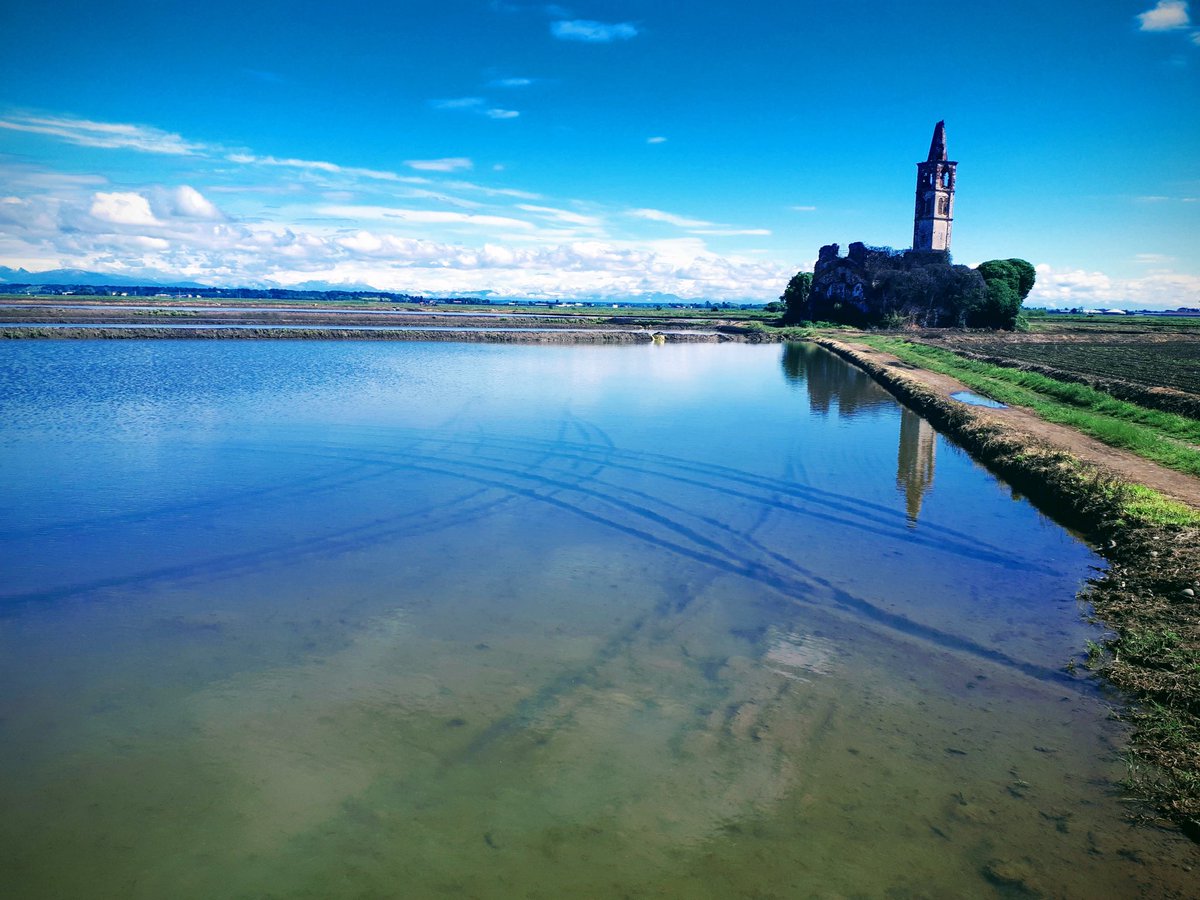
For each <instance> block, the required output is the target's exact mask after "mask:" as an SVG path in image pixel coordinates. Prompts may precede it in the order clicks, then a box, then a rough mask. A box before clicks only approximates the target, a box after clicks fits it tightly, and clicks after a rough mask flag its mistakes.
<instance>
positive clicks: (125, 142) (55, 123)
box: [0, 115, 209, 156]
mask: <svg viewBox="0 0 1200 900" xmlns="http://www.w3.org/2000/svg"><path fill="white" fill-rule="evenodd" d="M0 128H5V129H7V130H9V131H24V132H29V133H31V134H44V135H48V136H50V137H56V138H60V139H62V140H64V141H66V142H67V143H70V144H78V145H79V146H82V147H102V148H106V149H112V150H116V149H121V150H138V151H141V152H143V153H165V154H171V155H176V156H190V155H194V154H198V153H202V152H204V151H205V150H207V149H209V148H208V147H207V146H206V145H204V144H198V143H193V142H192V141H185V140H184V139H183V138H182V137H180V136H179V135H177V134H172V133H171V132H168V131H161V130H160V129H158V128H151V127H149V126H147V125H127V124H121V123H116V122H93V121H91V120H89V119H76V118H73V117H71V116H35V115H9V116H8V117H6V118H0Z"/></svg>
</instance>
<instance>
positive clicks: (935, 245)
mask: <svg viewBox="0 0 1200 900" xmlns="http://www.w3.org/2000/svg"><path fill="white" fill-rule="evenodd" d="M957 168H958V163H956V162H951V161H950V160H948V159H946V123H945V122H938V123H937V126H936V127H935V128H934V129H933V140H932V141H930V142H929V159H927V160H926V161H925V162H922V163H917V209H916V215H915V216H914V218H913V249H914V250H949V249H950V225H951V223H952V222H953V221H954V173H955V170H956V169H957Z"/></svg>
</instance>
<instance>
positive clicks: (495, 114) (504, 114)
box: [485, 109, 521, 119]
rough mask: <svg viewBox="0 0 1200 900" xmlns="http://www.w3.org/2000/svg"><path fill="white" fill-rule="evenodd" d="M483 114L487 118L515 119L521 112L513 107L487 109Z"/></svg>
mask: <svg viewBox="0 0 1200 900" xmlns="http://www.w3.org/2000/svg"><path fill="white" fill-rule="evenodd" d="M485 115H486V116H487V117H488V118H489V119H515V118H516V117H517V116H519V115H521V114H520V113H519V112H517V111H516V110H515V109H489V110H488V111H487V112H486V113H485Z"/></svg>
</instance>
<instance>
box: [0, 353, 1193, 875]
mask: <svg viewBox="0 0 1200 900" xmlns="http://www.w3.org/2000/svg"><path fill="white" fill-rule="evenodd" d="M0 388H2V389H3V390H2V391H0V415H2V416H3V419H2V421H3V422H4V426H3V431H2V432H0V462H2V463H3V467H4V473H5V490H4V492H3V494H2V495H0V538H2V542H0V573H2V574H0V685H2V686H3V690H2V691H0V805H2V807H3V809H4V810H5V814H4V816H2V817H0V890H2V891H3V893H4V894H5V895H6V896H19V897H65V896H87V897H156V898H157V897H164V896H170V897H223V896H231V897H242V896H246V897H251V896H255V897H256V896H279V897H285V896H286V897H329V896H354V897H358V896H411V897H424V896H466V897H509V896H516V897H562V896H626V895H629V896H652V895H653V896H678V897H732V896H764V897H771V896H777V897H805V896H820V897H836V896H872V897H873V896H901V897H903V896H922V897H924V896H934V897H958V896H990V895H998V896H1002V895H1005V894H1006V893H1007V894H1013V895H1019V894H1020V893H1021V892H1025V893H1026V894H1027V893H1029V892H1031V891H1037V892H1041V893H1043V894H1045V895H1048V896H1069V897H1074V896H1106V897H1112V896H1130V897H1133V896H1171V895H1173V894H1175V895H1178V896H1186V895H1187V894H1188V891H1189V889H1190V888H1191V887H1192V886H1193V885H1194V882H1193V881H1192V880H1191V879H1192V874H1191V873H1189V872H1187V871H1185V869H1184V867H1185V866H1192V865H1195V864H1196V862H1197V857H1196V853H1195V850H1194V847H1193V845H1191V844H1190V843H1188V842H1186V841H1183V840H1180V839H1178V838H1176V837H1175V836H1174V835H1172V834H1170V833H1165V832H1158V831H1155V830H1152V829H1148V828H1144V827H1143V828H1133V827H1131V826H1130V825H1129V824H1127V822H1126V821H1125V819H1124V811H1125V807H1124V805H1123V804H1122V802H1121V800H1120V795H1119V792H1118V791H1117V790H1116V788H1115V787H1114V780H1115V779H1118V778H1119V777H1120V776H1121V774H1122V767H1121V763H1120V761H1119V759H1118V758H1117V755H1116V753H1115V750H1114V747H1115V746H1117V745H1119V742H1120V740H1121V737H1122V736H1121V734H1120V732H1119V731H1118V730H1117V726H1116V725H1115V724H1114V723H1113V722H1112V721H1111V720H1110V719H1109V717H1108V714H1107V713H1108V707H1107V705H1106V702H1105V699H1104V698H1103V697H1102V696H1101V695H1100V694H1099V693H1098V692H1097V691H1096V689H1095V688H1094V686H1093V685H1091V684H1090V683H1089V682H1087V681H1086V680H1083V679H1081V678H1077V677H1073V676H1070V675H1068V674H1066V673H1065V672H1064V666H1065V665H1066V664H1067V663H1068V661H1069V660H1072V659H1076V660H1078V659H1079V658H1080V654H1081V650H1082V648H1083V647H1084V643H1085V641H1086V640H1087V639H1088V638H1089V637H1092V638H1094V637H1095V636H1096V634H1097V631H1096V629H1095V627H1094V626H1090V625H1088V624H1086V622H1085V620H1084V615H1085V612H1086V611H1084V610H1081V609H1080V608H1079V607H1078V606H1077V604H1076V601H1075V599H1074V594H1075V591H1076V589H1077V588H1078V586H1079V585H1080V583H1081V582H1082V581H1083V580H1084V579H1086V578H1087V577H1088V576H1089V574H1091V572H1092V567H1093V566H1096V565H1098V564H1099V560H1098V559H1097V558H1096V557H1094V556H1093V555H1092V554H1091V553H1090V552H1089V551H1088V550H1087V548H1086V547H1084V546H1083V545H1081V544H1080V543H1079V542H1077V541H1076V540H1075V539H1074V538H1072V537H1071V536H1070V535H1069V534H1067V533H1066V532H1065V531H1063V530H1062V529H1061V528H1059V527H1058V526H1056V525H1055V524H1053V523H1052V522H1049V521H1048V520H1046V519H1044V518H1043V517H1042V516H1040V515H1039V514H1038V513H1037V512H1036V511H1035V510H1033V509H1032V508H1031V507H1030V506H1029V505H1028V504H1027V503H1025V502H1024V501H1020V500H1015V499H1014V498H1013V497H1012V495H1011V494H1010V492H1009V491H1008V490H1007V489H1006V488H1005V487H1004V486H1003V485H1002V484H1000V483H998V482H997V481H996V480H995V479H994V478H992V477H991V476H990V475H988V474H987V473H986V472H984V471H983V470H981V469H980V468H979V467H978V466H976V465H975V464H974V463H972V462H971V460H970V459H969V458H968V457H967V456H966V455H964V454H963V453H962V452H961V451H959V450H958V449H957V448H955V447H954V446H953V445H951V444H949V443H948V442H946V441H945V440H944V439H943V438H941V437H940V436H938V435H937V434H936V433H935V432H934V431H933V430H932V429H931V428H930V426H929V425H928V424H927V423H925V422H924V421H923V420H922V419H920V418H919V417H917V416H916V415H914V414H913V413H911V412H907V411H903V410H902V409H901V408H900V407H898V406H897V405H896V404H895V402H894V401H893V400H892V399H891V398H890V396H889V395H887V394H886V393H884V392H883V391H882V390H881V389H880V388H878V387H877V386H876V385H875V384H874V383H873V382H872V381H871V380H870V379H869V378H867V377H866V376H865V375H863V374H862V373H860V372H858V371H857V370H855V369H852V368H849V367H847V366H846V365H845V364H844V363H842V362H841V361H840V360H838V359H836V358H835V357H833V356H831V355H829V354H827V353H825V352H824V351H822V350H819V349H818V348H814V347H806V346H798V345H791V346H787V347H785V348H782V349H781V348H780V347H777V346H765V347H764V346H745V345H666V346H635V347H525V346H491V345H473V344H471V345H457V344H390V343H383V344H380V343H374V342H362V343H360V342H337V343H321V342H279V343H276V342H247V341H228V342H226V341H207V342H195V343H193V342H174V341H172V342H155V341H144V342H143V341H121V342H106V341H80V342H69V343H60V342H19V343H10V344H7V345H5V346H3V347H2V348H0Z"/></svg>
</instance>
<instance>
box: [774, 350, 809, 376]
mask: <svg viewBox="0 0 1200 900" xmlns="http://www.w3.org/2000/svg"><path fill="white" fill-rule="evenodd" d="M807 349H810V348H809V347H808V345H806V344H784V345H783V359H782V360H781V361H780V364H781V365H782V366H783V377H784V378H786V379H787V380H788V381H789V382H790V383H791V384H803V383H804V371H805V368H806V362H805V361H806V360H807V358H808V357H807V354H805V352H804V351H805V350H807Z"/></svg>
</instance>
